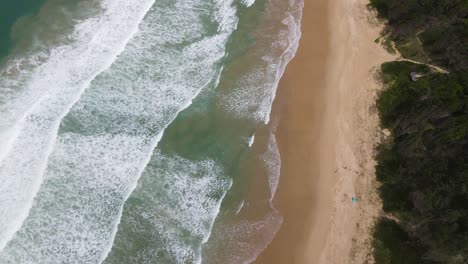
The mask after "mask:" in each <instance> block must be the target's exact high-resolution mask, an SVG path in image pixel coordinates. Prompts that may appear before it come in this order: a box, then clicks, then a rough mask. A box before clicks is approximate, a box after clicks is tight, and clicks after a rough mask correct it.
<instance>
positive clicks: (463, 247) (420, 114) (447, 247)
mask: <svg viewBox="0 0 468 264" xmlns="http://www.w3.org/2000/svg"><path fill="white" fill-rule="evenodd" d="M381 72H382V80H383V82H384V85H385V89H384V90H383V91H382V92H381V94H380V95H379V98H378V100H377V108H378V110H379V114H380V117H381V123H382V126H383V127H386V128H389V129H390V130H391V131H392V137H391V138H389V139H388V140H387V141H386V142H384V143H382V144H381V145H380V146H379V147H378V149H377V150H378V155H377V157H376V160H377V166H376V174H377V179H378V181H379V182H380V183H381V184H382V185H381V187H380V188H379V191H380V195H381V197H382V200H383V209H384V211H385V212H386V213H389V214H391V215H393V216H396V217H397V218H398V222H389V221H388V220H385V219H383V220H382V219H381V220H380V221H379V222H378V223H377V225H376V228H375V232H374V239H375V243H374V246H375V248H374V257H375V259H376V260H377V263H378V264H380V263H466V261H468V71H467V70H463V71H454V72H451V73H448V74H444V73H436V72H432V71H431V70H430V69H429V68H428V67H427V66H424V65H419V64H414V63H410V62H390V63H385V64H383V65H382V67H381ZM411 72H417V73H418V74H420V77H419V79H418V80H417V81H412V80H411V78H410V73H411ZM402 252H404V253H402ZM413 257H414V259H412V258H413ZM417 257H419V259H418V258H417ZM408 259H411V261H413V262H406V261H407V260H408Z"/></svg>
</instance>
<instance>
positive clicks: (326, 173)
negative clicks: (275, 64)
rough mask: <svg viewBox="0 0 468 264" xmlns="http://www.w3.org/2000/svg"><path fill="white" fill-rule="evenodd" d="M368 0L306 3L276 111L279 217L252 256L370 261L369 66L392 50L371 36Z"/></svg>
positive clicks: (373, 189) (374, 30)
mask: <svg viewBox="0 0 468 264" xmlns="http://www.w3.org/2000/svg"><path fill="white" fill-rule="evenodd" d="M367 2H368V1H366V0H353V1H351V2H350V1H346V0H339V1H338V2H335V3H328V1H325V0H319V1H311V0H305V4H304V10H303V21H302V27H301V29H302V38H301V41H300V45H299V49H298V52H297V53H296V57H295V58H294V59H293V60H292V61H291V62H290V63H289V65H288V67H287V68H286V72H285V74H284V75H283V77H282V79H281V81H280V85H279V89H278V91H277V97H276V98H277V99H276V100H275V102H274V104H273V114H272V119H273V120H274V121H275V122H272V123H273V124H274V123H278V126H277V127H273V128H272V130H273V131H276V133H275V135H276V138H277V142H278V147H279V150H280V155H281V160H282V163H281V177H280V182H279V186H278V190H277V193H276V196H275V199H274V204H275V207H276V208H278V210H279V211H280V213H281V214H282V215H283V216H284V222H283V225H282V226H281V228H280V230H279V231H278V233H277V235H276V237H275V238H274V240H273V241H272V243H271V244H270V245H269V246H268V247H267V249H266V250H265V251H264V252H263V253H262V254H261V255H260V256H259V257H258V258H257V260H256V261H255V262H254V263H257V264H260V263H262V264H263V263H265V264H274V263H278V264H284V263H324V264H325V263H326V264H328V263H363V262H364V261H366V260H370V259H372V256H371V251H370V250H371V248H370V246H371V244H370V243H371V234H370V232H371V228H372V226H373V222H374V220H375V218H376V217H377V216H378V214H379V213H380V207H381V206H380V200H379V198H378V195H377V183H376V180H375V176H374V166H375V162H374V160H373V155H374V147H375V145H376V144H377V142H378V141H379V139H380V138H381V137H382V132H381V131H380V129H379V126H378V125H379V123H378V115H377V112H376V111H373V105H374V104H375V97H376V94H377V92H378V90H379V88H380V85H379V84H378V83H377V82H376V81H375V80H374V78H373V76H372V71H371V69H373V68H375V67H376V66H378V65H380V64H381V63H382V62H384V61H387V60H392V59H394V58H395V56H393V55H390V54H388V53H387V52H386V51H385V50H384V49H383V48H382V47H381V46H380V45H379V44H376V43H374V40H375V39H376V38H378V37H379V33H380V29H381V28H380V27H379V26H377V25H378V23H377V22H376V20H375V19H374V20H375V21H372V17H373V16H372V14H371V12H370V11H369V10H367V8H366V5H367ZM352 197H356V198H357V199H358V202H357V203H352V201H351V198H352Z"/></svg>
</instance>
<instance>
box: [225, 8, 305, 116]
mask: <svg viewBox="0 0 468 264" xmlns="http://www.w3.org/2000/svg"><path fill="white" fill-rule="evenodd" d="M302 8H303V2H302V1H301V0H296V1H289V2H286V1H279V0H271V1H269V2H268V3H267V12H266V14H265V18H264V19H263V18H262V22H261V25H260V26H259V28H258V30H257V32H256V33H255V34H256V44H255V46H254V47H253V48H252V49H251V50H249V52H248V53H249V55H248V57H246V58H244V60H246V62H245V63H246V66H245V67H247V68H248V71H246V72H245V73H244V74H243V76H240V78H239V79H237V80H235V82H234V84H233V85H234V89H230V90H228V91H226V93H225V94H224V95H222V100H221V102H220V105H222V106H223V107H225V108H226V109H227V110H228V111H229V112H230V113H231V114H234V115H236V116H238V117H239V118H246V117H247V118H251V119H253V120H255V121H257V122H262V123H265V124H267V123H269V120H270V113H271V107H272V104H273V101H274V99H275V95H276V89H277V87H278V83H279V81H280V79H281V76H282V75H283V73H284V70H285V68H286V65H287V64H288V63H289V62H290V61H291V59H292V58H293V57H294V55H295V54H296V51H297V48H298V45H299V39H300V37H301V30H300V22H301V19H302ZM278 19H280V20H278Z"/></svg>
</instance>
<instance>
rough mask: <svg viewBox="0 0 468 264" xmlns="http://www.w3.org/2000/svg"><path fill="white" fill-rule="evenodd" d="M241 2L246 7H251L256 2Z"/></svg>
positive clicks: (250, 0)
mask: <svg viewBox="0 0 468 264" xmlns="http://www.w3.org/2000/svg"><path fill="white" fill-rule="evenodd" d="M241 2H242V4H243V5H245V6H246V7H250V6H251V5H253V4H254V3H255V0H242V1H241Z"/></svg>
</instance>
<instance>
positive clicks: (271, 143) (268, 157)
mask: <svg viewBox="0 0 468 264" xmlns="http://www.w3.org/2000/svg"><path fill="white" fill-rule="evenodd" d="M262 159H263V161H264V162H265V164H266V167H267V174H268V183H269V185H270V194H271V195H270V202H271V201H272V200H273V198H274V197H275V193H276V189H277V188H278V183H279V178H280V172H281V157H280V153H279V149H278V145H277V143H276V137H275V135H274V134H273V133H270V134H269V136H268V143H267V149H266V150H265V152H264V153H263V154H262Z"/></svg>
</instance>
